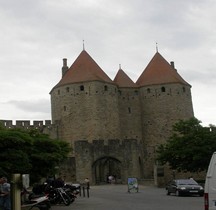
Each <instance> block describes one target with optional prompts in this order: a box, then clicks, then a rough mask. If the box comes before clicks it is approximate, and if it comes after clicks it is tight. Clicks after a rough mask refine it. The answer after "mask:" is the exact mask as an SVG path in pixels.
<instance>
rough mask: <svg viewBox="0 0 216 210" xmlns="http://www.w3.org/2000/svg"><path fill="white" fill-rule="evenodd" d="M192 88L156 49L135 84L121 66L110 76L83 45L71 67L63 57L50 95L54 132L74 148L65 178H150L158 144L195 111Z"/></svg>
mask: <svg viewBox="0 0 216 210" xmlns="http://www.w3.org/2000/svg"><path fill="white" fill-rule="evenodd" d="M190 88H191V86H190V85H189V84H188V83H187V82H186V81H184V80H183V79H182V78H181V76H180V75H179V74H178V73H177V70H176V69H175V67H174V63H173V62H172V63H171V64H169V63H168V62H167V61H166V60H165V59H164V58H163V57H162V56H161V55H160V54H159V53H158V52H157V53H156V54H155V55H154V57H153V58H152V60H151V61H150V63H149V64H148V65H147V67H146V68H145V70H144V71H143V73H142V74H141V76H140V77H139V78H138V80H137V82H136V83H134V82H133V81H132V80H131V79H130V78H129V77H128V75H127V74H126V73H125V72H124V71H123V70H122V69H121V67H120V68H119V70H118V72H117V74H116V76H115V78H114V80H113V81H112V80H111V79H110V78H109V77H108V76H107V75H106V73H105V72H104V71H103V70H102V69H101V68H100V67H99V66H98V64H97V63H96V62H95V61H94V60H93V59H92V58H91V56H90V55H89V54H88V53H87V52H86V51H85V50H83V51H82V52H81V53H80V55H79V56H78V57H77V59H76V60H75V61H74V63H73V64H72V65H71V66H70V67H69V68H68V66H67V60H66V59H63V67H62V78H61V80H60V81H59V83H58V84H57V85H56V86H55V87H53V89H52V90H51V92H50V95H51V110H52V123H53V125H52V127H53V129H54V130H55V131H56V137H57V138H60V139H62V140H65V141H67V142H69V143H70V144H71V146H72V148H73V149H72V150H71V154H70V157H69V158H68V163H67V164H66V165H67V167H66V169H65V172H64V173H65V176H66V177H67V178H66V179H68V180H70V179H71V178H74V179H76V180H78V181H80V180H83V179H84V178H86V177H89V178H90V180H91V181H92V182H94V183H98V182H103V181H106V177H107V176H108V175H111V174H112V175H115V177H116V179H117V180H121V182H126V181H127V177H137V178H139V179H152V178H153V177H154V166H155V165H157V163H156V161H155V151H156V148H157V146H158V145H159V144H161V143H163V142H165V141H166V140H167V138H168V137H169V135H170V131H171V128H172V125H173V124H174V123H175V122H176V121H178V120H179V119H186V118H190V117H192V116H193V106H192V99H191V92H190Z"/></svg>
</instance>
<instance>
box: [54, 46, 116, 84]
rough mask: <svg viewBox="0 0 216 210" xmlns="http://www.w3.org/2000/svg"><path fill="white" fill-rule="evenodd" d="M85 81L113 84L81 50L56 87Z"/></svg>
mask: <svg viewBox="0 0 216 210" xmlns="http://www.w3.org/2000/svg"><path fill="white" fill-rule="evenodd" d="M86 81H103V82H109V83H113V81H112V80H111V79H110V78H109V77H108V76H107V75H106V74H105V72H104V71H103V70H102V69H101V68H100V67H99V66H98V64H97V63H96V62H95V61H94V60H93V59H92V58H91V56H90V55H89V54H88V53H87V52H86V51H85V50H83V51H82V52H81V53H80V55H79V56H78V57H77V59H76V60H75V61H74V63H73V64H72V65H71V67H70V68H69V69H68V71H67V72H66V73H65V75H64V76H63V77H62V79H61V80H60V81H59V83H58V84H57V85H56V87H57V86H61V85H66V84H71V83H78V82H86Z"/></svg>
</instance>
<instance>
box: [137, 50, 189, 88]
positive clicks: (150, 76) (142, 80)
mask: <svg viewBox="0 0 216 210" xmlns="http://www.w3.org/2000/svg"><path fill="white" fill-rule="evenodd" d="M169 83H182V84H185V85H189V86H190V84H188V83H187V82H186V81H185V80H184V79H183V78H182V77H181V76H180V75H179V74H178V72H177V71H176V70H175V69H174V68H173V67H172V66H171V65H170V64H169V63H168V62H167V61H166V60H165V59H164V58H163V57H162V56H161V54H160V53H158V52H156V54H155V55H154V57H153V58H152V60H151V61H150V62H149V64H148V65H147V67H146V68H145V70H144V71H143V73H142V74H141V75H140V77H139V78H138V80H137V82H136V84H137V85H138V86H146V85H156V84H169Z"/></svg>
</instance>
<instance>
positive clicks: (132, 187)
mask: <svg viewBox="0 0 216 210" xmlns="http://www.w3.org/2000/svg"><path fill="white" fill-rule="evenodd" d="M138 190H139V188H138V180H137V178H134V177H129V178H128V192H131V191H136V192H138Z"/></svg>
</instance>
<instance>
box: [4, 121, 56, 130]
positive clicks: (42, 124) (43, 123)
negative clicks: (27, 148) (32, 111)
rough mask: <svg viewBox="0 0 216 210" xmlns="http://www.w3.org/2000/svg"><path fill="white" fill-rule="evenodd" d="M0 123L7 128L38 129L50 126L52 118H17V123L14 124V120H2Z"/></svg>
mask: <svg viewBox="0 0 216 210" xmlns="http://www.w3.org/2000/svg"><path fill="white" fill-rule="evenodd" d="M0 123H1V124H2V125H3V126H4V127H5V128H23V129H38V128H41V127H46V128H50V127H51V124H52V122H51V120H45V121H43V120H34V121H32V124H31V121H30V120H16V121H15V124H13V120H0Z"/></svg>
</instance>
